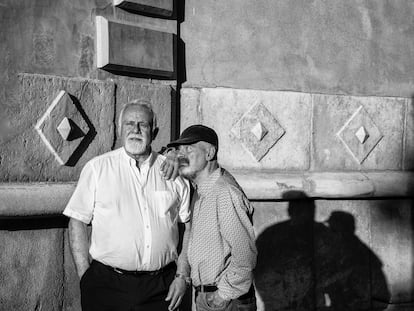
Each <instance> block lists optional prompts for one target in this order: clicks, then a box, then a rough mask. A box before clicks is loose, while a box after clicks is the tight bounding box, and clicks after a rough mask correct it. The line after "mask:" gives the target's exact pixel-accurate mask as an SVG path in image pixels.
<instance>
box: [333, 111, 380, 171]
mask: <svg viewBox="0 0 414 311" xmlns="http://www.w3.org/2000/svg"><path fill="white" fill-rule="evenodd" d="M336 135H337V136H338V137H339V139H340V140H341V141H342V143H343V144H344V145H345V147H346V148H347V149H348V151H349V152H350V153H351V154H352V156H353V157H354V159H355V160H356V161H357V162H358V163H359V164H362V163H363V162H364V161H365V159H366V158H367V157H368V156H369V154H370V153H371V152H372V151H373V150H374V148H375V147H376V146H377V144H378V143H379V142H380V140H381V139H382V137H383V135H382V133H381V132H380V130H379V128H378V127H377V126H376V125H375V123H374V121H373V120H372V119H371V117H370V116H369V114H368V113H367V111H366V110H365V109H364V108H363V107H362V106H360V107H359V108H358V109H357V110H356V111H355V113H354V114H353V115H352V116H351V118H350V119H349V120H348V121H347V122H346V123H345V124H344V126H343V127H342V128H341V129H340V130H339V131H338V133H337V134H336Z"/></svg>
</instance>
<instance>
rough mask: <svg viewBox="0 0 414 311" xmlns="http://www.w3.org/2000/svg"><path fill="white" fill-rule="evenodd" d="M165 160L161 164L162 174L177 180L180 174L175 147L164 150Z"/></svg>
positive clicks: (169, 178)
mask: <svg viewBox="0 0 414 311" xmlns="http://www.w3.org/2000/svg"><path fill="white" fill-rule="evenodd" d="M164 156H165V158H166V159H165V161H164V162H163V163H162V164H161V173H162V176H163V177H164V178H165V179H167V180H175V179H176V178H177V176H178V158H177V151H176V150H175V149H171V148H170V149H167V150H166V151H165V152H164Z"/></svg>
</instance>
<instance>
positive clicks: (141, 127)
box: [124, 121, 151, 132]
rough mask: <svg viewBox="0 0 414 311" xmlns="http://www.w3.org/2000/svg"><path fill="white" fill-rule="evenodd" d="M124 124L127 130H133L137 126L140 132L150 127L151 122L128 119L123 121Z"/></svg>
mask: <svg viewBox="0 0 414 311" xmlns="http://www.w3.org/2000/svg"><path fill="white" fill-rule="evenodd" d="M124 126H125V128H126V129H127V130H133V129H135V128H136V127H138V128H139V130H140V132H147V131H149V130H150V129H151V124H150V123H148V122H134V121H128V122H125V123H124Z"/></svg>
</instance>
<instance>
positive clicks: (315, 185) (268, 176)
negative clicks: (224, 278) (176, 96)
mask: <svg viewBox="0 0 414 311" xmlns="http://www.w3.org/2000/svg"><path fill="white" fill-rule="evenodd" d="M231 173H232V174H233V175H234V177H235V178H236V179H237V181H238V182H239V184H240V185H241V186H242V187H243V189H244V191H245V192H246V195H247V196H248V197H249V199H251V200H281V199H283V195H284V193H286V192H288V191H303V192H304V193H306V195H307V196H309V197H312V198H322V199H323V198H326V199H345V198H346V199H355V198H378V197H412V196H413V193H414V172H395V171H390V172H388V171H387V172H365V173H361V172H351V173H343V172H318V173H316V172H312V173H275V172H270V171H265V172H257V171H231ZM75 185H76V183H75V182H71V183H0V216H3V217H12V216H35V215H54V214H60V213H62V211H63V209H64V207H65V206H66V203H67V202H68V200H69V198H70V196H71V194H72V192H73V190H74V189H75Z"/></svg>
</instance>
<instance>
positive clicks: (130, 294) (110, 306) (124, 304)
mask: <svg viewBox="0 0 414 311" xmlns="http://www.w3.org/2000/svg"><path fill="white" fill-rule="evenodd" d="M175 271H176V267H175V265H171V266H169V268H168V269H165V270H163V271H160V272H159V273H155V274H138V275H132V274H121V273H118V272H116V271H115V270H113V269H112V268H111V267H108V266H105V265H104V264H102V263H100V262H98V261H92V263H91V266H90V267H89V269H88V270H87V271H86V272H85V274H84V275H83V276H82V278H81V281H80V288H81V305H82V311H158V310H159V311H163V310H165V311H167V310H168V305H169V303H170V302H169V301H165V298H166V297H167V294H168V290H169V286H170V284H171V282H172V281H173V279H174V275H175Z"/></svg>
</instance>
